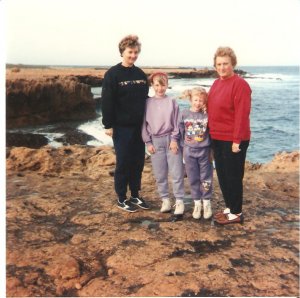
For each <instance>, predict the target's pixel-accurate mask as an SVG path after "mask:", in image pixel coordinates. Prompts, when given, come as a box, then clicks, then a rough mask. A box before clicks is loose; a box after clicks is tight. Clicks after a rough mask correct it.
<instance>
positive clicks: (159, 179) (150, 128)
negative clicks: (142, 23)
mask: <svg viewBox="0 0 300 298" xmlns="http://www.w3.org/2000/svg"><path fill="white" fill-rule="evenodd" d="M149 80H150V83H151V85H152V87H153V89H154V91H155V95H154V96H153V97H150V98H148V99H147V101H146V109H145V117H144V123H143V128H142V138H143V141H144V142H145V143H146V146H147V150H148V152H149V153H151V162H152V168H153V172H154V176H155V179H156V184H157V189H158V193H159V196H160V198H161V199H162V207H161V209H160V211H161V212H170V211H171V208H172V204H171V200H170V193H169V187H168V174H170V176H171V177H172V183H173V193H174V196H175V198H176V207H175V212H174V214H175V215H176V216H182V215H183V213H184V202H183V198H184V171H183V162H182V152H181V148H180V146H179V142H180V134H179V127H178V120H179V118H178V117H179V107H178V104H177V102H176V101H175V100H174V99H172V98H170V97H168V96H167V95H166V90H167V88H168V76H167V74H165V73H161V72H156V73H154V74H152V75H151V76H150V78H149Z"/></svg>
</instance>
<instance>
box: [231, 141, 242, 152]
mask: <svg viewBox="0 0 300 298" xmlns="http://www.w3.org/2000/svg"><path fill="white" fill-rule="evenodd" d="M240 151H241V149H240V144H237V143H232V152H233V153H239V152H240Z"/></svg>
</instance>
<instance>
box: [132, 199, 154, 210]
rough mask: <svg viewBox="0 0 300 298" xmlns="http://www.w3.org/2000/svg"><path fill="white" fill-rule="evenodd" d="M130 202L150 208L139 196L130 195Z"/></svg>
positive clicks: (143, 207)
mask: <svg viewBox="0 0 300 298" xmlns="http://www.w3.org/2000/svg"><path fill="white" fill-rule="evenodd" d="M130 203H132V204H134V205H136V206H138V207H140V208H142V209H150V207H149V205H148V204H147V203H146V202H145V200H144V199H143V198H141V197H139V198H133V197H130Z"/></svg>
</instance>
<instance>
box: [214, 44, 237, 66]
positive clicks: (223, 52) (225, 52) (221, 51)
mask: <svg viewBox="0 0 300 298" xmlns="http://www.w3.org/2000/svg"><path fill="white" fill-rule="evenodd" d="M225 56H228V57H229V58H230V60H231V64H232V66H233V67H235V66H236V64H237V59H236V55H235V53H234V51H233V49H232V48H230V47H219V48H217V51H216V52H215V56H214V67H216V60H217V57H225Z"/></svg>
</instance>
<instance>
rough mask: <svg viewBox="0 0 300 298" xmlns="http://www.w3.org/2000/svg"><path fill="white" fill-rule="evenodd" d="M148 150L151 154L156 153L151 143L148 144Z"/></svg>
mask: <svg viewBox="0 0 300 298" xmlns="http://www.w3.org/2000/svg"><path fill="white" fill-rule="evenodd" d="M147 150H148V152H149V153H150V154H154V153H155V147H154V146H153V145H152V144H150V145H147Z"/></svg>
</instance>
